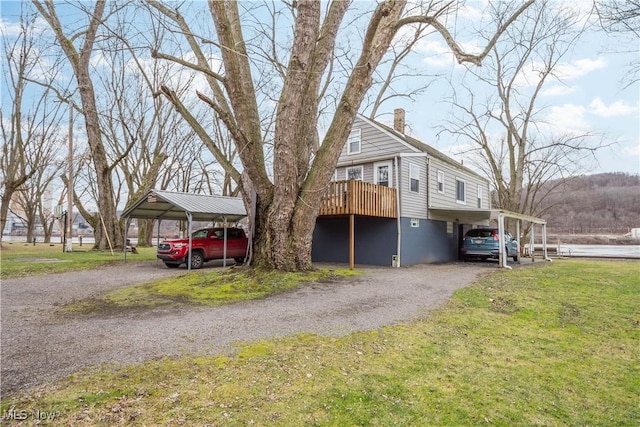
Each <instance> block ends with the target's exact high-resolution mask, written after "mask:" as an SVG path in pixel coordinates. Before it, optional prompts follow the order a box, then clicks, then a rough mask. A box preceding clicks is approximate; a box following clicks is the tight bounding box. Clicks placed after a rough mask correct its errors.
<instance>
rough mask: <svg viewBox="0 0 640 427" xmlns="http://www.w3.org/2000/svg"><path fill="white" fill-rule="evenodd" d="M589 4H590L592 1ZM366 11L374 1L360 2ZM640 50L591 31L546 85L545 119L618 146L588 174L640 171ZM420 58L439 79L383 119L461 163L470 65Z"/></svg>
mask: <svg viewBox="0 0 640 427" xmlns="http://www.w3.org/2000/svg"><path fill="white" fill-rule="evenodd" d="M246 4H247V3H245V5H246ZM584 4H585V5H586V4H590V2H587V1H585V2H584ZM468 5H469V7H467V8H466V9H465V10H462V11H461V12H460V13H459V14H458V16H457V17H456V19H459V20H458V21H457V22H456V23H455V26H452V23H451V22H449V23H448V24H449V26H450V27H452V28H453V31H454V32H455V31H460V28H464V26H465V25H466V24H465V19H470V21H468V22H473V21H474V20H478V19H480V17H481V14H482V9H483V8H484V7H485V6H486V1H484V0H477V1H470V2H468ZM358 6H359V7H363V6H366V4H365V3H358ZM0 8H1V9H0V13H1V14H2V21H3V22H2V24H3V25H5V26H6V25H7V23H8V22H10V21H14V22H15V20H17V16H18V13H19V12H18V11H19V2H7V1H6V0H3V1H0ZM456 26H457V27H458V28H457V29H456V28H455V27H456ZM5 28H6V27H5ZM639 48H640V46H639V41H638V39H635V40H630V39H626V40H624V39H620V38H615V37H611V36H609V35H607V34H605V33H604V32H602V31H595V30H591V31H589V32H587V33H586V34H584V36H583V37H582V38H581V39H580V40H579V42H578V43H577V45H576V46H575V48H574V49H572V50H571V51H570V53H569V55H567V56H566V57H564V58H563V61H562V63H561V65H560V66H559V67H558V74H559V76H560V77H561V81H556V82H550V83H548V84H547V85H545V87H544V91H543V94H542V96H541V98H540V104H541V105H543V106H544V107H545V109H544V114H545V119H546V120H547V121H548V122H549V123H551V124H552V125H553V126H554V127H555V128H556V130H558V129H564V130H566V131H567V132H578V133H592V134H594V135H597V136H598V137H599V138H601V139H602V141H604V143H607V144H609V143H615V144H614V145H612V146H611V147H610V148H604V149H602V150H600V151H599V152H598V155H597V163H594V164H592V165H590V166H589V168H588V169H585V170H584V171H583V173H585V174H593V173H599V172H626V173H632V174H638V173H640V118H639V111H640V110H639V107H640V105H639V104H640V101H639V99H640V87H639V84H638V81H637V79H638V76H635V80H636V81H635V82H634V83H632V84H629V79H630V76H629V73H630V68H629V66H628V65H629V63H630V62H631V61H633V60H634V59H636V58H637V56H638V51H639ZM98 60H99V58H96V61H98ZM412 61H414V63H415V66H416V67H419V68H423V69H426V70H428V72H429V74H438V75H439V77H438V78H437V79H436V80H434V82H433V83H432V84H431V85H430V86H429V88H428V89H427V90H426V91H425V92H424V93H423V94H422V95H421V96H420V97H418V98H417V99H416V100H415V101H414V102H399V103H398V104H394V105H392V104H391V103H389V104H385V107H384V108H385V109H384V110H383V111H381V113H385V112H386V113H387V114H386V115H383V116H381V120H382V121H384V120H387V119H388V120H391V117H392V116H391V113H392V111H393V108H396V107H401V108H404V109H405V110H406V114H407V116H406V122H407V125H408V128H409V129H410V132H411V134H412V135H413V136H415V137H417V138H418V139H420V140H422V141H424V142H426V143H428V144H431V145H432V146H434V147H435V148H437V149H439V150H441V151H444V152H445V153H447V154H449V155H451V156H452V157H454V158H459V157H460V156H459V155H458V153H459V152H460V151H461V150H462V149H463V148H464V147H463V146H461V144H460V143H458V142H456V141H455V139H454V138H453V137H452V136H451V135H449V134H446V133H441V131H442V125H443V123H444V122H445V121H446V119H447V118H449V117H450V115H451V107H450V105H449V104H448V103H447V101H448V100H449V99H450V98H451V86H452V85H451V84H450V82H456V81H459V79H460V78H461V76H462V74H463V73H464V70H465V68H464V67H463V66H460V65H458V64H456V63H455V61H454V60H453V57H452V55H451V54H450V53H449V49H448V48H447V47H446V46H445V44H444V42H443V41H442V38H441V37H440V36H438V35H433V36H431V37H429V38H428V39H426V40H425V41H424V42H423V43H421V44H420V46H419V47H418V49H417V50H416V54H415V55H414V56H413V59H412ZM98 62H99V61H98ZM95 63H96V62H95V61H94V65H95ZM454 84H455V83H454Z"/></svg>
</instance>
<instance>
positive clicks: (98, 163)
mask: <svg viewBox="0 0 640 427" xmlns="http://www.w3.org/2000/svg"><path fill="white" fill-rule="evenodd" d="M32 1H33V4H34V5H35V7H36V8H37V9H38V11H39V12H40V15H41V16H42V17H43V18H44V19H45V20H46V21H47V23H48V24H49V26H50V27H51V30H52V31H53V33H54V35H55V39H56V41H57V43H58V45H59V46H60V48H61V49H62V51H63V52H64V55H65V56H66V58H67V60H68V62H69V64H70V65H71V69H72V71H73V76H74V78H75V80H76V82H77V85H78V92H79V93H80V99H81V105H82V110H81V111H82V115H83V118H84V124H85V130H86V137H87V141H88V144H89V147H90V150H91V159H92V163H93V169H94V171H95V176H96V184H97V191H98V193H97V194H98V198H97V199H96V200H95V202H96V204H97V206H98V210H99V212H98V213H97V214H95V215H92V216H89V217H85V219H86V220H87V221H88V222H89V223H90V224H91V225H92V226H93V229H94V232H95V237H96V246H97V247H99V248H105V247H106V245H107V240H108V241H110V242H111V244H112V245H114V246H115V247H122V245H123V241H122V239H123V237H122V230H121V229H120V227H119V225H118V218H117V214H116V200H115V191H114V186H113V179H112V171H113V167H114V164H111V163H110V162H109V159H108V156H107V151H106V149H105V145H104V142H103V140H102V129H101V125H100V119H99V114H98V109H97V105H96V93H95V90H94V85H93V80H92V76H91V72H90V62H91V55H92V54H93V53H94V51H95V44H96V38H97V36H98V31H99V29H100V27H101V26H102V24H103V22H105V21H106V20H107V18H108V15H109V14H108V13H105V9H106V4H107V2H106V1H105V0H98V1H96V2H95V3H94V4H92V5H93V9H92V10H89V9H85V8H84V6H83V5H82V4H80V5H79V6H80V8H82V11H83V12H84V13H85V14H86V17H87V23H86V25H83V26H82V27H81V28H80V29H78V30H77V31H76V32H75V33H72V34H66V33H65V28H64V27H63V25H62V23H61V21H60V19H59V17H58V13H57V10H56V5H55V4H54V2H53V1H52V0H43V1H40V0H32ZM110 5H112V6H114V7H115V8H118V7H119V4H117V3H115V2H114V3H110ZM105 233H106V234H105Z"/></svg>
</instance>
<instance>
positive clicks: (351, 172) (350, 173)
mask: <svg viewBox="0 0 640 427" xmlns="http://www.w3.org/2000/svg"><path fill="white" fill-rule="evenodd" d="M347 179H354V180H356V181H362V166H351V167H348V168H347Z"/></svg>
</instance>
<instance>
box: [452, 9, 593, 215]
mask: <svg viewBox="0 0 640 427" xmlns="http://www.w3.org/2000/svg"><path fill="white" fill-rule="evenodd" d="M502 5H503V6H506V3H505V4H502ZM556 6H559V5H558V4H557V3H554V2H549V1H541V2H536V3H535V4H534V5H533V6H531V7H530V8H528V9H527V10H526V11H525V12H524V13H523V15H522V19H520V20H519V21H518V22H515V23H514V24H512V25H511V26H510V27H509V28H508V29H507V31H506V32H505V33H504V34H503V37H502V39H501V40H500V41H499V42H498V43H497V44H496V45H495V46H494V47H493V49H492V52H491V54H490V55H489V57H488V58H487V60H486V61H485V64H484V66H483V67H482V69H479V70H478V69H473V70H469V73H468V75H467V76H466V78H465V81H466V82H469V81H472V82H473V83H474V84H475V86H474V89H473V90H472V89H471V88H470V87H468V85H467V83H466V82H463V83H462V85H461V87H462V88H464V89H463V90H458V91H456V96H455V97H454V99H453V101H452V105H453V106H454V115H453V117H452V118H451V119H450V121H449V123H448V125H447V126H446V128H445V130H444V132H447V133H451V134H453V135H454V136H456V137H457V138H458V141H459V142H461V143H464V144H467V145H466V146H467V147H470V148H465V149H464V150H463V153H464V155H465V158H466V159H469V160H470V161H472V162H474V163H475V164H476V166H478V167H479V168H480V169H481V170H483V171H484V173H485V174H486V175H487V176H490V177H491V178H492V180H491V181H492V183H493V185H494V186H495V192H496V196H497V205H498V206H497V207H499V208H501V209H506V210H510V211H514V212H520V213H524V214H529V215H534V216H539V215H542V214H543V213H544V209H548V207H549V206H548V205H544V204H542V202H543V200H544V198H545V197H546V196H547V195H548V194H549V193H550V191H551V190H552V188H549V186H545V185H544V184H545V183H547V182H550V181H551V180H552V179H554V178H559V177H562V176H568V175H572V174H573V173H575V172H576V171H578V170H580V168H581V167H584V161H585V160H587V159H593V153H594V152H595V150H597V149H598V148H599V147H600V146H601V145H600V141H598V140H597V139H596V138H594V137H593V135H591V134H589V133H585V132H577V133H576V132H571V131H568V130H560V131H558V130H554V129H553V123H549V122H546V119H545V117H544V115H543V113H544V112H545V108H546V105H544V104H543V102H542V99H541V92H542V90H543V88H544V87H545V85H547V84H548V83H549V82H554V81H557V80H559V77H558V75H557V68H558V65H559V64H561V62H562V60H563V58H564V57H565V55H566V54H567V52H569V50H570V49H571V48H572V47H573V45H574V43H575V41H576V40H577V38H578V37H579V36H580V34H581V32H582V28H581V27H580V24H579V22H580V20H579V15H578V14H577V13H576V12H572V11H570V10H567V9H560V10H558V9H557V8H556ZM493 13H494V14H495V16H494V18H493V19H495V20H500V19H504V16H507V15H508V14H509V10H508V8H507V9H506V10H499V9H494V10H493ZM478 85H479V86H480V87H483V88H484V89H486V90H487V93H488V95H487V96H486V97H485V98H483V97H481V96H478V95H477V93H478V92H479V90H478ZM555 182H556V183H557V185H560V184H561V183H562V180H558V181H555ZM542 206H545V208H544V209H543V208H542Z"/></svg>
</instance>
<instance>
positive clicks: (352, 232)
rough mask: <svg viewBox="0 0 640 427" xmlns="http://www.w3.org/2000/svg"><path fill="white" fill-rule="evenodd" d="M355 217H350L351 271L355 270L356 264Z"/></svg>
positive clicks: (352, 215)
mask: <svg viewBox="0 0 640 427" xmlns="http://www.w3.org/2000/svg"><path fill="white" fill-rule="evenodd" d="M355 251H356V249H355V215H354V214H351V215H349V270H353V267H354V264H355Z"/></svg>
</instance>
